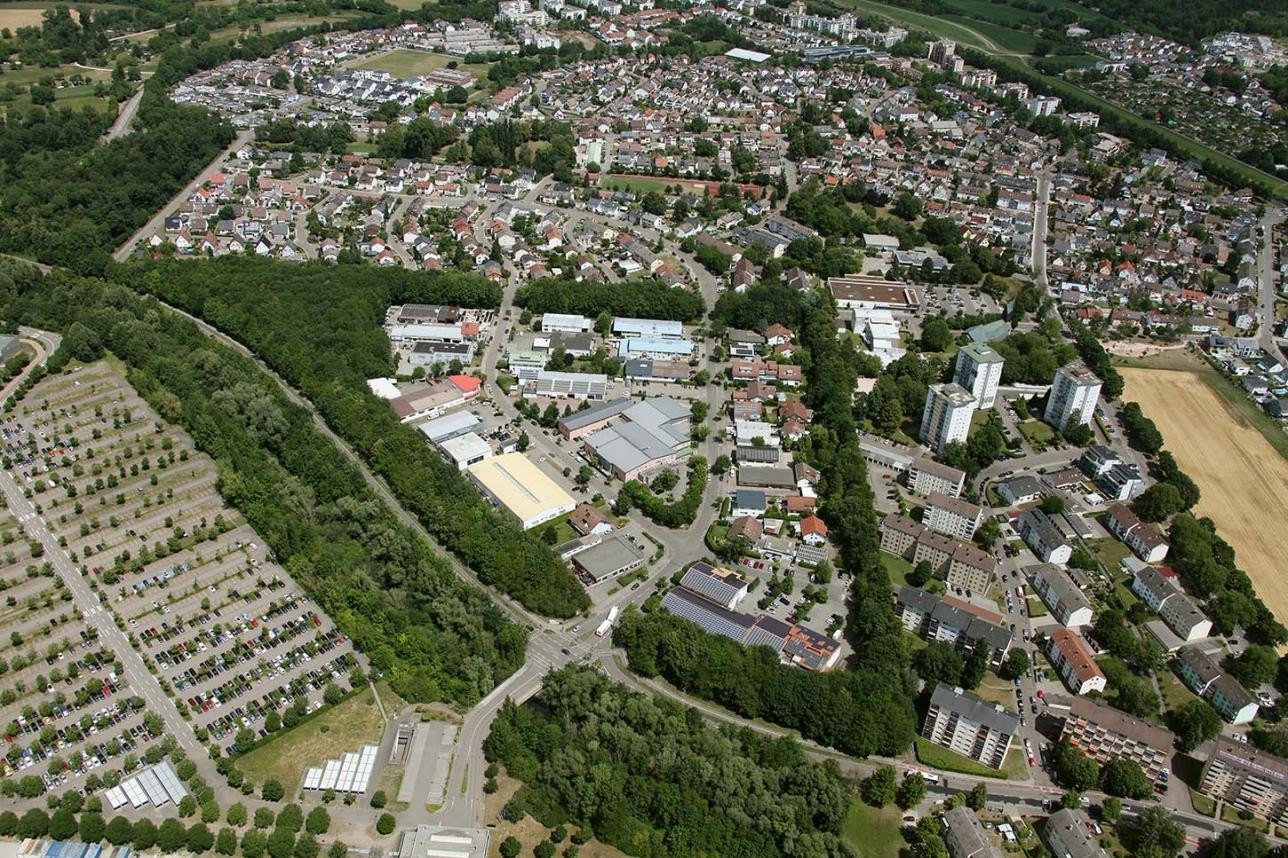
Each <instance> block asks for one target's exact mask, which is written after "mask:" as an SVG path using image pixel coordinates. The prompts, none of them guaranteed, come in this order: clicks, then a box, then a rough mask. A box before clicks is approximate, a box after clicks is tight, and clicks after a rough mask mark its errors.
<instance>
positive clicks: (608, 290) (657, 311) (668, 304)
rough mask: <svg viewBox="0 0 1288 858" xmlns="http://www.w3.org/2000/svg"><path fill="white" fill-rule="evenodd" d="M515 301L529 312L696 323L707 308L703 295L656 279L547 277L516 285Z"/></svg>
mask: <svg viewBox="0 0 1288 858" xmlns="http://www.w3.org/2000/svg"><path fill="white" fill-rule="evenodd" d="M514 303H515V304H517V305H519V306H520V307H523V308H524V309H526V310H528V311H529V312H532V313H538V314H540V313H580V314H581V315H583V316H590V317H591V318H592V319H593V318H594V317H596V316H598V315H599V314H600V313H609V314H610V315H613V316H629V317H632V318H640V319H673V320H675V321H679V322H696V321H698V320H699V319H701V318H702V314H703V313H704V312H705V311H706V308H705V307H704V306H703V303H702V296H701V295H697V294H695V293H693V292H690V291H688V290H687V289H675V288H673V287H671V286H667V285H666V284H665V283H661V282H659V281H657V280H632V281H630V282H629V283H591V282H584V283H578V282H577V281H575V280H562V279H557V278H548V279H545V280H534V281H533V282H531V283H527V284H525V285H523V286H520V287H519V291H518V293H517V294H516V295H515V296H514Z"/></svg>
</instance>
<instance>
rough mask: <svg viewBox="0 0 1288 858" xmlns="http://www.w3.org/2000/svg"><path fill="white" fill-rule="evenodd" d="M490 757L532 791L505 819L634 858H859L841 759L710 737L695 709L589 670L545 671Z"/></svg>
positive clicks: (496, 735)
mask: <svg viewBox="0 0 1288 858" xmlns="http://www.w3.org/2000/svg"><path fill="white" fill-rule="evenodd" d="M484 753H485V754H486V756H487V759H488V760H489V761H490V762H497V763H501V764H504V765H505V767H506V770H507V771H508V772H509V774H510V775H512V776H514V777H516V778H518V779H520V780H522V781H523V782H524V784H525V786H524V787H523V788H522V789H521V790H520V791H519V793H518V795H517V796H516V798H515V799H514V800H512V801H511V802H510V804H508V805H507V806H506V807H505V809H504V810H502V816H503V817H504V818H506V819H519V818H521V817H522V815H523V814H524V813H530V814H532V815H533V816H534V817H536V818H537V819H538V820H539V821H540V822H542V823H543V824H545V825H548V826H551V827H553V826H556V825H562V824H569V823H570V824H574V825H577V826H578V827H579V828H580V831H581V834H582V835H583V836H589V835H593V836H594V837H595V838H597V839H599V840H601V841H603V842H605V843H608V844H610V845H612V846H616V847H617V848H618V849H621V850H622V851H623V852H625V853H626V854H628V855H638V856H647V858H671V856H675V858H679V856H698V855H720V856H724V858H776V856H800V858H805V856H809V858H833V857H834V856H850V855H853V852H852V851H851V849H850V848H849V847H848V846H846V845H845V844H843V843H842V842H841V840H840V832H841V828H842V825H843V823H844V821H845V816H846V812H847V810H848V807H849V799H848V789H847V787H846V784H845V782H844V781H843V780H842V778H841V774H840V772H839V771H838V770H837V767H836V764H835V763H832V762H830V761H829V762H827V763H815V762H811V761H810V760H808V759H807V758H806V757H805V754H804V752H803V751H802V750H801V748H800V746H799V745H797V744H796V743H795V742H794V741H793V740H791V739H770V738H766V737H764V736H760V735H758V734H756V733H754V732H753V731H751V730H735V729H732V728H726V729H721V730H719V731H717V730H713V729H712V728H710V727H708V726H707V725H706V724H704V723H703V720H702V716H701V715H700V714H699V713H698V712H697V710H694V709H685V708H682V707H680V706H678V705H676V704H675V703H672V702H670V701H668V700H663V699H659V698H656V697H648V696H644V695H641V694H636V693H633V692H630V691H627V690H626V689H625V688H623V687H622V686H620V685H616V684H614V683H612V682H611V681H609V680H608V679H607V678H605V677H604V676H602V675H601V674H599V673H598V672H596V671H594V670H591V669H588V668H576V667H566V668H563V669H561V670H558V671H555V672H552V673H550V674H548V675H547V676H546V679H545V683H544V685H543V686H542V690H541V695H540V697H538V698H537V699H536V700H535V701H534V702H533V703H531V704H529V705H527V706H515V705H514V704H513V703H512V702H511V701H506V702H505V704H504V705H503V707H502V709H501V712H500V714H498V715H497V718H496V720H495V721H494V722H493V724H492V732H491V734H490V735H489V736H488V738H487V741H486V742H485V743H484Z"/></svg>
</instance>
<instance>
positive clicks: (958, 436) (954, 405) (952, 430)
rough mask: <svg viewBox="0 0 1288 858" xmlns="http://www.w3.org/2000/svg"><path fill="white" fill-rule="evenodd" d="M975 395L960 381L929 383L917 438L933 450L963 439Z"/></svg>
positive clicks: (968, 423) (973, 407) (973, 410)
mask: <svg viewBox="0 0 1288 858" xmlns="http://www.w3.org/2000/svg"><path fill="white" fill-rule="evenodd" d="M974 412H975V396H974V394H972V393H971V392H970V391H969V390H967V389H966V388H964V387H962V386H961V385H960V384H951V383H950V384H932V385H930V390H929V391H927V392H926V407H925V408H924V409H923V410H922V412H921V440H922V441H924V442H925V443H926V445H927V446H928V447H930V448H931V449H932V450H934V451H935V452H936V453H942V452H943V451H944V448H945V447H947V446H948V445H949V444H951V443H952V442H954V441H960V442H962V443H965V442H966V436H967V434H969V433H970V419H971V415H972V414H973V413H974Z"/></svg>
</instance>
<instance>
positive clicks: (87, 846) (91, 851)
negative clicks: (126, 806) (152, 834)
mask: <svg viewBox="0 0 1288 858" xmlns="http://www.w3.org/2000/svg"><path fill="white" fill-rule="evenodd" d="M129 854H130V849H129V847H126V846H116V847H113V846H109V847H107V849H106V850H104V849H103V847H102V846H100V845H98V844H97V843H68V842H65V841H62V840H55V841H54V842H53V843H51V844H49V848H48V849H46V850H45V855H44V858H127V856H129Z"/></svg>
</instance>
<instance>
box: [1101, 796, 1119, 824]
mask: <svg viewBox="0 0 1288 858" xmlns="http://www.w3.org/2000/svg"><path fill="white" fill-rule="evenodd" d="M1122 815H1123V803H1122V799H1120V798H1117V797H1116V796H1112V795H1111V796H1109V797H1108V798H1106V799H1105V800H1104V803H1103V804H1101V805H1100V818H1101V819H1103V820H1105V821H1106V822H1117V821H1118V817H1120V816H1122Z"/></svg>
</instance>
